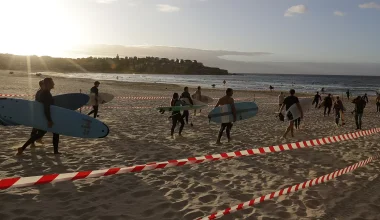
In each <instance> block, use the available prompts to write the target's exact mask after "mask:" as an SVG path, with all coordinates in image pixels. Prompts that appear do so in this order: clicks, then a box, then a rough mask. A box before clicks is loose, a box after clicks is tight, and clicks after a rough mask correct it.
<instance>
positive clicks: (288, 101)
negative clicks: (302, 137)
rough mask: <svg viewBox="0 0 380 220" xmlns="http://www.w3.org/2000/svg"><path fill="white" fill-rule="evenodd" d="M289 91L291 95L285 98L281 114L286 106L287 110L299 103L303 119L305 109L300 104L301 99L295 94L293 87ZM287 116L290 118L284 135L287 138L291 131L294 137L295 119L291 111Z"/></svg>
mask: <svg viewBox="0 0 380 220" xmlns="http://www.w3.org/2000/svg"><path fill="white" fill-rule="evenodd" d="M289 93H290V96H288V97H286V98H285V100H284V103H283V105H282V106H281V108H280V111H279V112H280V113H279V115H280V114H281V112H282V110H283V109H284V107H286V108H285V110H286V111H287V110H288V109H289V108H290V107H291V106H292V105H294V104H297V108H298V110H299V111H300V112H301V119H302V118H303V110H302V107H301V105H300V101H299V100H298V98H297V97H296V96H295V95H294V94H295V93H296V91H295V90H294V89H291V90H290V91H289ZM286 117H287V118H288V120H289V126H288V128H287V129H286V131H285V133H284V135H283V136H282V137H283V138H286V136H287V135H288V133H289V132H290V134H291V135H292V137H294V119H293V115H292V113H290V112H289V113H288V114H287V115H286Z"/></svg>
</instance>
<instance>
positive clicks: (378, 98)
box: [376, 94, 380, 112]
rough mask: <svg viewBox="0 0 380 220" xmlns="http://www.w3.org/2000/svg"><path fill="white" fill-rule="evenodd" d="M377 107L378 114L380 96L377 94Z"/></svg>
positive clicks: (379, 110)
mask: <svg viewBox="0 0 380 220" xmlns="http://www.w3.org/2000/svg"><path fill="white" fill-rule="evenodd" d="M376 107H377V110H376V112H380V94H377V98H376Z"/></svg>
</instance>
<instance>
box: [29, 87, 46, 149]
mask: <svg viewBox="0 0 380 220" xmlns="http://www.w3.org/2000/svg"><path fill="white" fill-rule="evenodd" d="M38 84H39V86H40V88H39V89H38V90H37V92H36V95H35V97H34V101H37V102H40V95H41V92H42V91H43V89H44V81H43V80H41V81H39V83H38ZM37 132H38V129H37V128H33V129H32V132H31V133H30V137H33V136H34V135H36V134H37ZM36 142H37V143H40V144H43V143H44V142H43V141H42V137H41V138H40V139H38V140H36ZM31 147H36V145H35V144H34V142H33V143H32V144H31Z"/></svg>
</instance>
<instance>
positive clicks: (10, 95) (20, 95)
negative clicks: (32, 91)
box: [0, 94, 34, 97]
mask: <svg viewBox="0 0 380 220" xmlns="http://www.w3.org/2000/svg"><path fill="white" fill-rule="evenodd" d="M0 96H2V97H28V96H34V95H28V94H18V95H16V94H0Z"/></svg>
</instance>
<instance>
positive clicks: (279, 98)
mask: <svg viewBox="0 0 380 220" xmlns="http://www.w3.org/2000/svg"><path fill="white" fill-rule="evenodd" d="M284 100H285V95H284V93H283V92H281V93H280V95H278V105H279V107H278V109H280V108H281V106H282V103H284Z"/></svg>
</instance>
